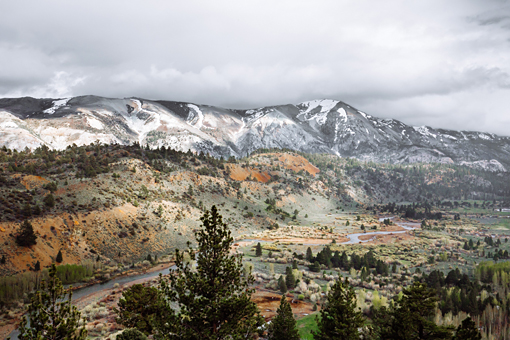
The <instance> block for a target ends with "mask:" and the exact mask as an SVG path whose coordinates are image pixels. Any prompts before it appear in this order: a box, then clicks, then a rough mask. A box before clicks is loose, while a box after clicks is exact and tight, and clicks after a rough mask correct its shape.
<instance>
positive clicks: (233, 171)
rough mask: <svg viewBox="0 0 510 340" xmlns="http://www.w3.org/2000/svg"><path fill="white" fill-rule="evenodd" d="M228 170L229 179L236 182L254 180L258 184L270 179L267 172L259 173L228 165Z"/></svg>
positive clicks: (250, 169) (235, 165)
mask: <svg viewBox="0 0 510 340" xmlns="http://www.w3.org/2000/svg"><path fill="white" fill-rule="evenodd" d="M227 166H228V167H229V169H230V178H232V179H233V180H236V181H244V180H246V179H247V178H250V177H252V178H254V179H256V180H257V181H259V182H262V183H266V182H267V181H269V180H270V179H271V176H269V174H268V173H267V172H259V171H257V170H255V169H252V168H243V167H241V166H240V165H237V164H228V165H227Z"/></svg>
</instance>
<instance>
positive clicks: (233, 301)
mask: <svg viewBox="0 0 510 340" xmlns="http://www.w3.org/2000/svg"><path fill="white" fill-rule="evenodd" d="M200 220H201V221H202V226H203V228H202V230H200V231H199V232H198V233H197V235H196V240H197V243H198V249H197V253H196V267H195V266H194V267H191V266H190V265H189V264H188V263H187V262H186V261H184V253H183V252H180V251H179V250H176V252H175V267H176V269H173V270H170V275H169V277H168V278H162V277H161V278H160V286H161V290H162V292H163V295H164V298H165V299H166V300H167V301H168V303H172V304H175V305H177V307H178V310H175V309H169V312H168V313H166V317H165V319H164V321H163V322H159V323H158V324H157V338H158V339H183V340H188V339H201V340H212V339H216V340H218V339H240V338H246V337H248V336H249V335H250V334H254V333H256V332H257V328H258V327H259V326H260V325H262V324H263V319H262V317H261V316H260V314H259V310H258V308H257V305H256V304H255V303H254V302H252V301H251V295H252V293H253V290H252V289H250V288H249V285H250V284H251V283H253V276H251V275H248V276H247V277H244V276H242V273H243V264H242V255H241V256H239V255H237V254H230V248H231V246H232V244H233V241H234V240H233V238H232V236H231V232H230V230H229V229H228V226H227V225H226V224H225V223H224V222H223V220H222V217H221V215H219V213H218V211H217V209H216V207H215V206H212V208H211V210H210V211H205V213H204V215H203V216H202V217H201V219H200ZM187 252H188V253H189V254H194V250H193V249H192V248H191V245H190V244H189V243H188V250H187Z"/></svg>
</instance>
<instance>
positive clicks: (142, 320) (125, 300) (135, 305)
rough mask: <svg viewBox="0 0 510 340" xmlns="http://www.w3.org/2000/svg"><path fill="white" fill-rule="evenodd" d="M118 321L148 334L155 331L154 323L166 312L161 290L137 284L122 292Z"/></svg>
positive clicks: (116, 311) (117, 311) (116, 310)
mask: <svg viewBox="0 0 510 340" xmlns="http://www.w3.org/2000/svg"><path fill="white" fill-rule="evenodd" d="M118 307H119V308H118V309H117V308H115V309H114V310H115V313H117V315H118V317H117V323H119V324H121V325H123V326H126V327H132V328H136V329H137V330H139V331H141V332H142V333H144V334H146V335H150V334H153V333H154V328H153V325H154V323H155V322H157V321H159V319H158V318H159V317H161V316H162V315H163V314H164V313H165V312H166V310H165V308H166V307H165V305H164V303H162V299H161V298H160V294H159V291H158V290H157V289H156V288H154V287H144V286H143V285H141V284H135V285H133V286H131V287H130V288H129V289H127V290H126V291H124V292H123V293H122V297H121V298H120V299H119V303H118Z"/></svg>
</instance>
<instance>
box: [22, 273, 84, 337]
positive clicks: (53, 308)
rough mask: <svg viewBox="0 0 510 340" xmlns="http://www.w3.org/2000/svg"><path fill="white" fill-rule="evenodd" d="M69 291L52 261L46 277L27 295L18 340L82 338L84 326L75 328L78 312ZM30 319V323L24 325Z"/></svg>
mask: <svg viewBox="0 0 510 340" xmlns="http://www.w3.org/2000/svg"><path fill="white" fill-rule="evenodd" d="M71 298H72V290H71V288H68V289H64V287H63V286H62V282H61V281H60V279H59V278H58V277H57V267H56V266H55V265H54V264H53V265H52V266H51V268H50V271H49V279H48V282H47V283H46V282H45V281H43V282H42V283H41V289H40V290H39V291H37V292H35V293H34V294H33V295H32V296H31V298H30V300H31V301H30V305H29V306H28V312H27V316H25V317H24V318H23V319H22V321H21V324H20V327H19V332H20V335H19V336H18V338H19V339H20V340H40V339H45V340H60V339H65V340H84V339H86V337H87V332H86V330H85V328H81V329H78V323H79V321H80V312H79V311H78V309H77V308H76V306H73V305H72V304H71ZM28 320H30V326H28V325H27V323H28Z"/></svg>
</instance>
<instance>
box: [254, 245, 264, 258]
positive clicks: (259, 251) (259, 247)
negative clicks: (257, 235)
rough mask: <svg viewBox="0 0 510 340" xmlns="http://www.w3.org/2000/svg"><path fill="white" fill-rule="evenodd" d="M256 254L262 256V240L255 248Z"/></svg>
mask: <svg viewBox="0 0 510 340" xmlns="http://www.w3.org/2000/svg"><path fill="white" fill-rule="evenodd" d="M255 256H262V246H261V245H260V242H259V243H257V248H256V249H255Z"/></svg>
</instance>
